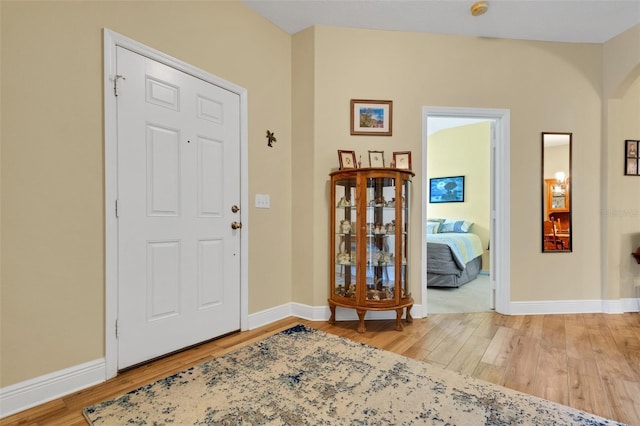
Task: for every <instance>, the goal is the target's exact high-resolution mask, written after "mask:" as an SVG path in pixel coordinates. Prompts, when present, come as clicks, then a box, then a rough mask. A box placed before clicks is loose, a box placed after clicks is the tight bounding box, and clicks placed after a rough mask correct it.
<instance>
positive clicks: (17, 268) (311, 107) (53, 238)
mask: <svg viewBox="0 0 640 426" xmlns="http://www.w3.org/2000/svg"><path fill="white" fill-rule="evenodd" d="M0 19H1V21H0V24H1V30H0V42H1V43H2V44H1V50H2V64H1V68H0V78H1V85H0V86H1V87H2V100H1V108H2V109H1V117H0V118H1V122H2V129H1V143H2V153H1V157H0V159H1V161H2V164H1V166H2V167H1V173H2V175H1V182H2V189H1V200H0V202H1V203H2V204H1V205H2V216H1V220H2V222H1V223H2V228H1V229H2V246H1V253H2V260H1V261H2V271H1V274H2V282H1V284H0V291H1V292H2V294H1V296H2V297H1V306H0V309H1V313H0V326H1V327H2V329H1V334H2V336H1V339H2V340H1V341H0V346H1V351H2V353H1V354H0V357H1V366H0V376H1V379H0V380H1V382H0V386H7V385H10V384H14V383H17V382H20V381H22V380H26V379H30V378H35V377H38V376H40V375H42V374H46V373H51V372H55V371H58V370H61V369H63V368H66V367H71V366H74V365H78V364H80V363H83V362H87V361H91V360H94V359H97V358H100V357H103V356H104V323H103V321H104V320H103V318H104V248H103V246H104V202H103V197H104V194H103V187H104V178H103V175H104V167H103V161H104V160H103V156H102V151H103V124H102V116H103V110H102V104H103V98H102V96H103V95H102V89H101V88H102V28H104V27H107V28H110V29H112V30H114V31H116V32H118V33H120V34H123V35H125V36H127V37H130V38H133V39H135V40H137V41H139V42H141V43H144V44H147V45H149V46H151V47H153V48H155V49H158V50H160V51H163V52H165V53H167V54H169V55H173V56H175V57H177V58H178V59H181V60H183V61H186V62H189V63H191V64H193V65H195V66H197V67H200V68H203V69H204V70H206V71H209V72H211V73H213V74H215V75H217V76H219V77H222V78H225V79H227V80H229V81H232V82H233V83H235V84H238V85H240V86H243V87H245V88H246V89H248V93H249V178H250V182H249V194H248V195H249V200H250V204H252V200H253V197H254V195H255V193H269V194H270V195H271V204H272V208H271V209H269V210H256V209H255V208H254V207H253V206H252V205H250V206H243V208H248V209H249V220H250V248H249V262H250V264H249V274H250V276H249V292H250V294H249V312H250V313H256V312H259V311H261V310H263V309H267V308H271V307H275V306H279V305H282V304H284V303H287V302H291V301H293V302H301V303H306V304H309V305H312V306H325V305H326V297H327V287H328V282H329V280H328V253H329V247H328V237H329V234H328V231H327V229H328V224H329V214H328V212H329V205H328V198H329V197H328V194H329V185H328V173H329V172H330V171H331V170H333V169H335V168H336V167H337V164H338V162H337V161H338V160H337V155H336V150H337V149H354V150H356V152H358V153H359V154H365V153H366V151H367V150H383V151H385V152H387V153H391V152H393V151H401V150H411V151H412V152H413V158H414V164H415V165H416V166H415V167H414V168H415V169H416V170H415V172H416V177H415V180H414V182H415V184H414V199H415V200H416V202H415V203H414V204H413V207H412V215H413V217H414V218H419V217H420V214H421V210H420V202H417V200H418V199H419V198H418V197H415V195H417V194H424V193H425V188H424V185H422V183H421V182H423V181H424V179H425V176H424V175H423V174H422V172H421V170H420V167H419V164H420V159H421V157H422V151H421V149H422V148H421V146H422V141H421V137H422V135H421V107H422V106H424V105H430V106H459V107H483V108H508V109H510V110H511V174H512V181H511V194H510V198H511V259H512V265H511V280H510V283H507V284H510V285H511V296H512V300H515V301H534V300H575V299H597V298H600V297H602V296H603V294H604V295H605V296H610V297H616V294H622V293H623V292H626V291H627V289H625V290H624V291H623V289H622V288H621V286H620V282H621V281H620V279H618V280H617V281H616V282H613V281H614V280H613V279H611V280H610V281H611V283H610V285H609V287H607V288H606V291H603V289H604V288H605V286H604V285H602V284H601V280H600V279H599V277H600V275H601V272H602V271H601V268H600V265H601V264H605V265H606V266H607V270H606V271H607V273H606V274H602V275H603V276H607V277H609V276H610V275H615V277H614V278H617V277H618V276H619V274H620V269H619V268H618V269H616V268H617V267H618V264H619V263H620V262H621V260H620V259H621V258H611V259H610V258H607V256H608V255H609V254H610V252H611V250H609V249H610V248H611V245H612V244H617V241H618V240H617V239H619V241H620V242H621V244H619V245H620V247H621V249H620V253H622V254H624V253H625V252H626V250H627V247H626V246H624V247H623V245H624V244H627V243H628V242H629V241H624V238H622V236H623V233H624V232H628V229H632V228H633V227H634V226H636V224H637V221H634V218H625V220H626V221H628V223H625V224H623V223H622V222H621V221H620V226H618V225H616V226H611V225H610V224H608V223H607V226H606V227H604V228H605V230H606V231H607V232H606V236H607V238H606V239H605V240H604V241H606V243H607V247H606V248H605V249H602V248H601V247H603V243H602V241H603V240H602V238H601V233H600V232H599V231H598V228H599V226H600V224H601V223H602V217H601V211H602V206H605V205H607V206H608V205H612V206H613V207H612V208H613V209H615V211H618V209H626V208H627V204H626V203H627V201H629V200H631V199H632V197H628V195H625V194H629V193H631V194H637V193H638V187H637V185H638V181H640V179H637V180H636V181H635V182H636V183H633V182H632V181H631V180H630V179H633V178H626V179H627V180H623V178H622V177H621V176H620V172H619V171H618V169H617V168H618V167H619V166H620V163H618V160H614V159H613V158H614V156H616V157H617V156H618V154H619V153H618V151H619V150H620V146H621V145H620V143H621V142H620V140H621V138H622V139H624V138H631V137H632V138H635V139H640V137H638V136H637V133H638V128H637V126H638V124H637V121H636V122H635V123H632V122H629V119H628V118H627V117H630V116H632V113H633V111H634V108H635V106H634V105H636V104H635V102H636V100H635V96H636V93H637V90H636V89H635V88H634V89H631V87H632V86H633V87H635V85H632V84H631V82H633V81H635V78H636V77H637V74H636V76H635V77H634V78H633V79H631V80H630V81H629V80H628V79H627V80H626V78H627V76H628V74H629V73H634V72H637V71H636V70H637V69H638V64H640V49H636V50H635V51H633V55H632V56H633V58H632V60H631V61H629V59H628V55H627V53H629V52H627V51H626V50H627V49H629V46H635V44H634V43H635V39H637V34H638V31H640V30H639V29H638V28H640V27H636V29H634V30H632V31H631V32H630V33H629V34H631V35H630V36H628V35H627V33H625V35H623V36H622V37H621V38H620V39H617V40H614V41H613V42H611V43H607V44H605V45H604V47H603V46H602V45H591V44H566V43H543V42H526V41H513V40H496V39H480V38H472V37H458V36H444V35H430V34H416V33H401V32H387V31H370V30H357V29H345V28H333V27H317V28H315V29H312V30H307V31H305V32H303V33H299V34H296V35H295V36H294V37H290V36H288V35H287V34H285V33H283V32H282V31H280V30H279V29H277V28H276V27H274V26H273V25H272V24H270V23H268V22H267V21H266V20H264V19H262V18H260V17H258V16H257V15H256V14H254V13H253V12H252V11H250V10H249V9H248V8H247V7H245V6H244V5H242V4H240V3H238V2H236V1H231V2H200V1H194V2H188V1H178V2H164V1H158V2H150V1H147V2H21V1H17V2H11V1H2V2H0ZM168 29H170V30H168ZM634 37H635V38H634ZM603 49H604V52H603ZM603 53H604V54H603ZM636 54H637V55H636ZM292 55H293V56H292ZM603 57H604V64H605V66H604V71H605V72H604V78H603V65H602V64H603ZM629 62H630V64H629ZM634 64H635V65H634ZM621 68H622V69H628V70H629V71H628V73H626V74H625V73H624V72H622V73H620V72H618V70H620V69H621ZM292 70H293V73H294V74H292ZM613 70H616V71H613ZM603 81H604V86H605V87H612V88H613V89H611V93H614V92H616V89H615V88H618V87H624V90H622V91H621V92H620V93H621V94H617V95H616V96H617V97H616V98H615V99H614V100H613V101H610V102H609V103H607V105H606V108H605V110H604V111H603V110H602V105H603V102H602V86H603ZM292 82H293V87H295V88H296V90H294V91H292ZM623 82H624V83H623ZM298 90H301V92H300V93H298ZM605 93H609V91H606V92H605ZM309 97H310V98H309ZM351 98H371V99H392V100H393V101H394V135H393V136H392V137H365V136H357V137H356V136H350V135H349V118H348V117H349V106H348V105H349V99H351ZM292 106H295V111H294V110H293V109H292ZM298 108H300V109H298ZM603 116H604V117H605V120H604V123H605V124H606V125H607V127H606V129H605V130H604V131H603V129H602V126H601V123H603ZM292 120H294V121H295V122H294V121H292ZM267 129H269V130H271V131H274V132H275V133H276V136H277V138H278V142H277V143H276V144H275V147H274V148H267V147H266V139H265V131H266V130H267ZM542 131H563V132H573V135H574V144H575V145H574V147H575V148H576V153H575V155H574V158H573V176H574V178H575V180H574V183H575V186H574V192H573V196H574V198H573V200H572V202H573V206H574V208H575V211H576V212H577V213H576V216H575V217H574V230H575V235H574V245H575V250H574V252H573V253H571V254H563V255H556V256H548V255H542V254H541V253H540V247H539V226H538V224H539V223H540V219H541V218H540V208H539V207H534V208H531V206H532V205H533V206H538V203H539V200H540V184H539V174H540V163H539V161H540V160H539V158H540V132H542ZM294 135H295V138H294V137H293V136H294ZM627 135H635V136H627ZM603 139H604V143H603V142H602V141H603ZM609 151H611V153H612V154H611V156H610V157H608V156H607V154H608V152H609ZM619 161H620V162H621V160H619ZM609 162H611V165H612V166H611V167H609V168H608V166H609ZM292 169H293V173H292ZM603 177H604V179H603ZM606 179H611V180H612V181H611V183H610V184H606V183H605V184H601V182H606ZM622 182H624V183H625V184H627V183H628V184H630V185H631V187H630V188H627V187H625V188H621V186H620V184H621V183H622ZM629 189H631V191H632V192H627V191H628V190H629ZM633 191H635V192H633ZM604 195H608V196H609V199H608V200H609V204H605V202H604V201H602V200H604V197H603V196H604ZM618 199H620V202H618ZM635 202H636V204H635V205H634V204H631V208H632V209H633V208H636V209H637V197H636V201H635ZM629 203H632V202H631V201H629ZM634 206H635V207H634ZM614 220H616V221H617V220H618V218H615V219H614ZM623 225H624V226H623ZM615 235H618V237H616V236H615ZM413 237H414V238H413V240H412V246H411V249H412V254H411V260H412V266H411V271H410V273H411V276H412V277H416V278H417V277H419V276H420V266H419V264H418V262H417V259H419V258H420V250H421V247H420V238H419V228H418V227H416V228H414V235H413ZM625 238H626V237H625ZM627 245H628V244H627ZM293 247H295V249H296V250H295V255H294V252H293ZM616 250H617V249H616ZM625 256H626V255H625ZM628 257H629V258H630V256H628ZM601 260H602V261H603V262H602V263H601ZM627 266H629V265H627ZM531 271H536V274H535V275H534V274H532V272H531ZM631 272H632V271H631V270H629V273H628V274H627V277H629V276H631V275H630V273H631ZM614 273H615V274H614ZM609 274H610V275H609ZM558 282H562V283H563V285H562V286H559V285H558ZM413 287H414V289H413V290H414V296H415V297H417V298H418V300H419V298H420V291H419V283H418V282H417V281H414V283H413ZM625 294H626V293H625ZM43 353H44V354H46V356H44V357H43V356H42V354H43Z"/></svg>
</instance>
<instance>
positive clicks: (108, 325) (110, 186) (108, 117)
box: [103, 28, 249, 379]
mask: <svg viewBox="0 0 640 426" xmlns="http://www.w3.org/2000/svg"><path fill="white" fill-rule="evenodd" d="M116 46H121V47H123V48H125V49H129V50H131V51H133V52H135V53H138V54H140V55H143V56H146V57H147V58H150V59H153V60H155V61H157V62H160V63H163V64H165V65H167V66H170V67H173V68H175V69H178V70H180V71H183V72H185V73H187V74H190V75H192V76H194V77H197V78H200V79H201V80H204V81H206V82H209V83H211V84H214V85H216V86H219V87H221V88H223V89H226V90H228V91H230V92H233V93H236V94H237V95H238V96H239V97H240V192H241V194H240V200H241V210H240V221H241V223H242V232H241V235H240V253H241V260H240V328H241V329H242V330H246V329H247V328H248V317H249V297H248V288H249V284H248V283H249V279H248V278H249V277H248V272H249V267H248V259H249V248H248V247H249V244H248V241H249V220H248V214H247V213H248V208H249V198H248V194H249V185H248V182H249V179H248V165H249V161H248V137H247V134H248V113H247V111H248V105H247V98H248V96H247V90H246V89H244V88H243V87H240V86H237V85H235V84H233V83H230V82H228V81H226V80H223V79H221V78H219V77H216V76H215V75H213V74H210V73H208V72H206V71H204V70H201V69H199V68H196V67H194V66H192V65H189V64H187V63H185V62H182V61H180V60H179V59H176V58H173V57H171V56H169V55H166V54H164V53H162V52H159V51H157V50H155V49H153V48H151V47H148V46H145V45H143V44H141V43H138V42H136V41H135V40H131V39H129V38H127V37H124V36H122V35H120V34H117V33H115V32H113V31H111V30H109V29H106V28H105V29H104V39H103V47H104V167H105V176H104V179H105V198H104V201H105V361H106V369H105V375H106V377H105V379H110V378H112V377H114V376H115V375H116V374H117V372H118V340H117V339H116V320H117V318H118V221H117V220H116V216H115V203H116V199H117V195H118V191H117V189H118V170H117V159H118V153H117V110H116V97H115V96H114V81H115V80H116V77H115V72H116V71H115V70H116Z"/></svg>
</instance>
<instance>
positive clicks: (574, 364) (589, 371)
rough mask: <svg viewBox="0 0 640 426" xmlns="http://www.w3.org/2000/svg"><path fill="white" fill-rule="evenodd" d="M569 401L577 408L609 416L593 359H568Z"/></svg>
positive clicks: (607, 405) (607, 403)
mask: <svg viewBox="0 0 640 426" xmlns="http://www.w3.org/2000/svg"><path fill="white" fill-rule="evenodd" d="M567 364H568V373H569V403H568V404H567V405H570V406H572V407H575V408H577V409H579V410H583V411H588V412H590V413H594V414H597V415H599V416H602V417H606V418H611V415H612V414H611V407H610V406H609V402H608V400H607V397H606V394H605V392H604V387H603V384H602V381H601V380H600V376H599V375H598V366H597V365H596V361H595V359H579V358H577V357H570V358H569V359H568V363H567Z"/></svg>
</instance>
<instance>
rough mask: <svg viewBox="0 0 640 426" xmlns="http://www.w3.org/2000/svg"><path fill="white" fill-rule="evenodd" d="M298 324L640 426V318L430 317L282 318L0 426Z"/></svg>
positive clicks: (51, 420)
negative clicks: (401, 322)
mask: <svg viewBox="0 0 640 426" xmlns="http://www.w3.org/2000/svg"><path fill="white" fill-rule="evenodd" d="M297 323H303V324H306V325H308V326H310V327H314V328H317V329H320V330H324V331H326V332H329V333H332V334H336V335H339V336H343V337H346V338H349V339H353V340H357V341H359V342H363V343H366V344H369V345H372V346H376V347H379V348H382V349H386V350H389V351H392V352H396V353H399V354H402V355H405V356H407V357H411V358H416V359H419V360H423V361H426V362H429V363H433V364H438V365H440V366H443V367H445V368H447V369H449V370H454V371H459V372H462V373H465V374H469V375H472V376H474V377H478V378H480V379H484V380H486V381H489V382H493V383H497V384H500V385H504V386H506V387H509V388H512V389H516V390H519V391H522V392H526V393H529V394H533V395H537V396H540V397H543V398H546V399H550V400H552V401H556V402H559V403H561V404H565V405H569V406H572V407H575V408H578V409H581V410H585V411H589V412H592V413H595V414H598V415H600V416H603V417H607V418H611V419H614V420H617V421H620V422H624V423H628V424H630V425H640V314H638V313H630V314H622V315H607V314H583V315H540V316H503V315H499V314H496V313H468V314H433V315H430V316H429V317H428V318H423V319H416V320H414V322H413V323H412V324H408V325H407V326H406V327H405V329H404V331H402V332H398V331H395V330H394V323H395V321H394V320H392V321H367V332H366V333H364V334H358V333H357V332H356V331H355V329H356V325H357V322H351V321H349V322H338V323H337V324H336V325H334V326H331V325H329V324H327V323H326V322H311V321H305V320H300V319H298V318H288V319H285V320H282V321H278V322H276V323H273V324H270V325H268V326H265V327H261V328H259V329H256V330H252V331H247V332H243V333H237V334H234V335H231V336H227V337H224V338H222V339H218V340H216V341H213V342H209V343H206V344H204V345H201V346H198V347H196V348H192V349H189V350H186V351H184V352H182V353H179V354H176V355H172V356H171V357H168V358H165V359H162V360H158V361H155V362H153V363H150V364H147V365H144V366H142V367H139V368H137V369H134V370H130V371H127V372H125V373H122V374H120V375H118V377H116V378H114V379H112V380H110V381H108V382H106V383H103V384H101V385H97V386H95V387H92V388H89V389H86V390H83V391H81V392H78V393H75V394H72V395H69V396H67V397H64V398H61V399H57V400H55V401H52V402H49V403H47V404H44V405H42V406H39V407H36V408H33V409H30V410H27V411H25V412H22V413H19V414H16V415H14V416H11V417H8V418H5V419H3V420H2V421H0V424H2V425H52V424H55V425H84V424H85V421H84V418H83V417H82V414H81V410H82V408H83V407H85V406H88V405H91V404H94V403H97V402H101V401H103V400H106V399H109V398H112V397H114V396H117V395H120V394H122V393H124V392H127V391H129V390H132V389H135V388H137V387H139V386H141V385H144V384H146V383H149V382H152V381H155V380H157V379H160V378H162V377H165V376H167V375H170V374H173V373H175V372H178V371H180V370H183V369H185V368H186V367H188V366H191V365H193V364H197V363H200V362H202V361H204V360H206V359H209V358H212V357H215V356H219V355H221V354H223V353H226V352H229V351H231V350H233V349H235V348H237V347H240V346H243V345H246V344H249V343H252V342H254V341H257V340H260V339H262V338H264V337H266V336H268V335H271V334H273V333H275V332H278V331H280V330H283V329H285V328H288V327H290V326H291V325H294V324H297Z"/></svg>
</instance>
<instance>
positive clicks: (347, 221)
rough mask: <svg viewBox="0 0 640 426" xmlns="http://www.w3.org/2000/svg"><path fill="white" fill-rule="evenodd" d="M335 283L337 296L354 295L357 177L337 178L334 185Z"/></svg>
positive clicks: (352, 296) (353, 296)
mask: <svg viewBox="0 0 640 426" xmlns="http://www.w3.org/2000/svg"><path fill="white" fill-rule="evenodd" d="M334 191H335V199H334V205H335V209H336V212H335V226H336V229H335V230H334V232H335V238H334V240H335V245H336V246H335V253H336V259H335V270H334V271H333V273H334V274H335V280H334V282H335V287H334V289H333V291H334V294H336V295H337V296H342V297H348V298H352V299H355V297H356V277H357V268H356V258H357V252H358V250H357V244H356V242H357V226H356V224H357V223H358V220H357V209H356V204H355V200H356V179H355V178H353V179H344V180H339V181H336V183H335V187H334Z"/></svg>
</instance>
